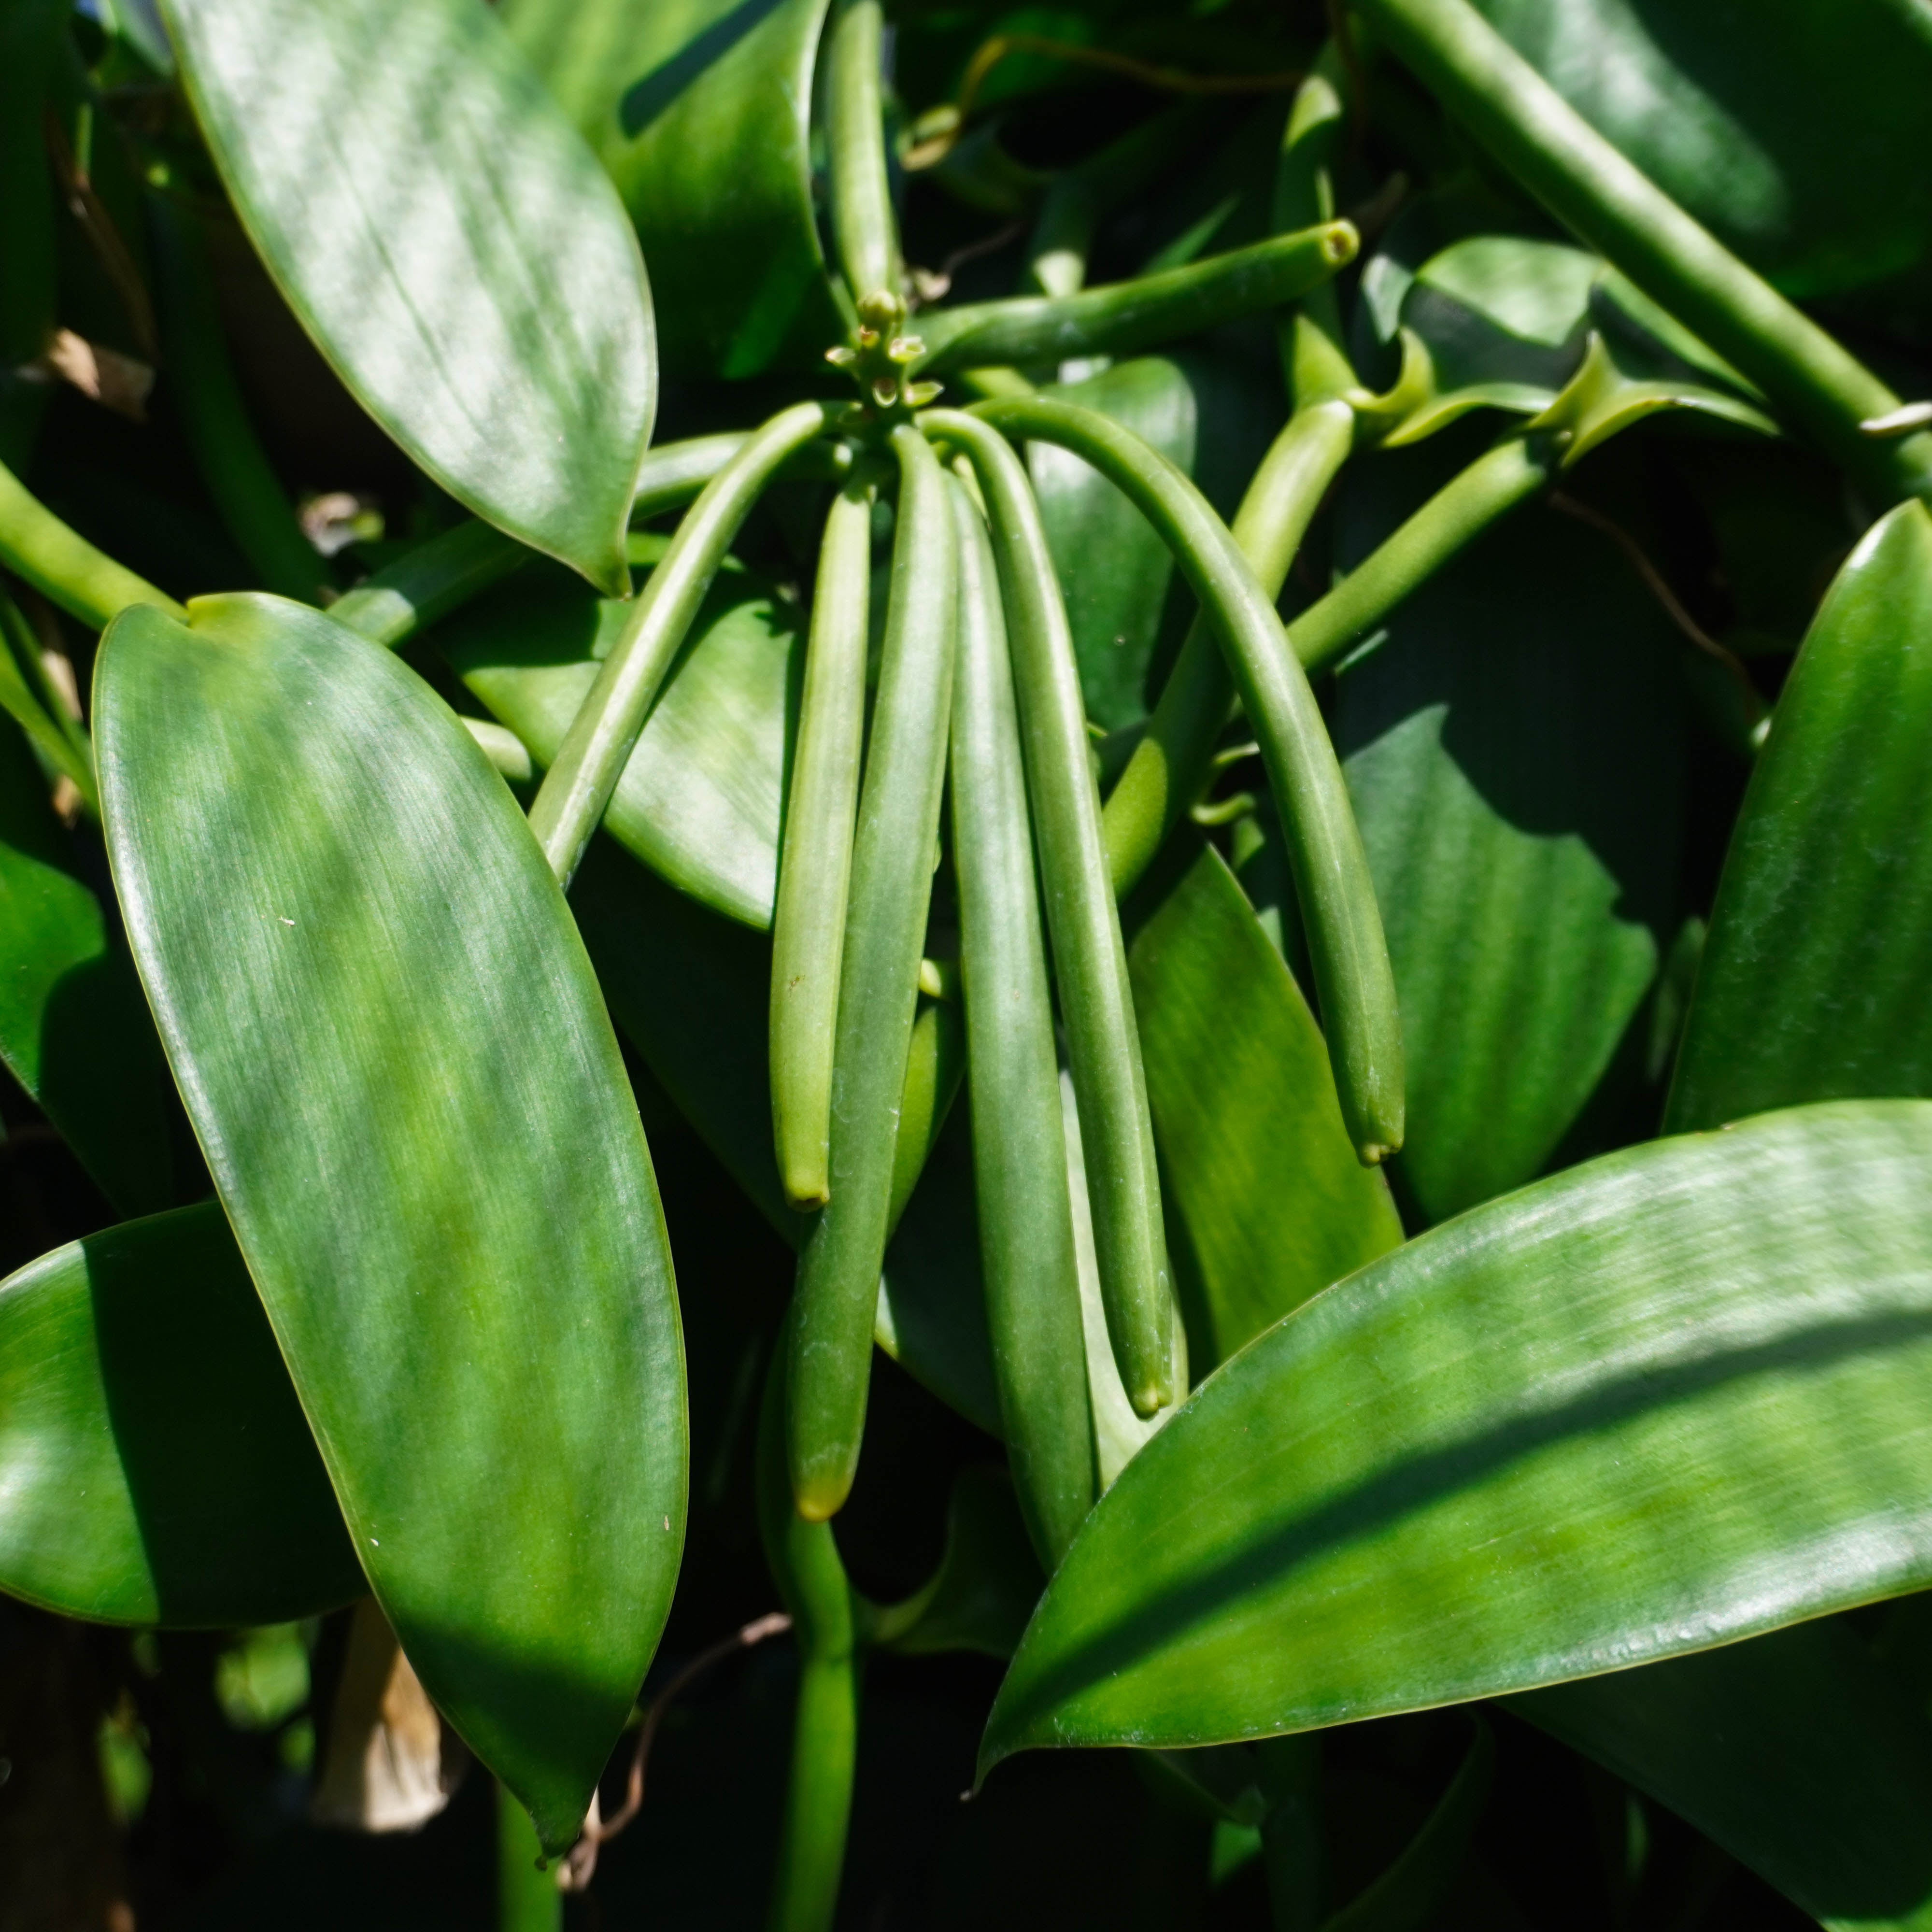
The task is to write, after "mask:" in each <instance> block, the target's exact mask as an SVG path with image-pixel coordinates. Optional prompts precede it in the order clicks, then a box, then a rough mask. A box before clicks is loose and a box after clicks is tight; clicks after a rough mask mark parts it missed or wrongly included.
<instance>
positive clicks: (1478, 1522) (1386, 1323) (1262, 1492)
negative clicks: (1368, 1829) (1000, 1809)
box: [983, 1101, 1932, 1764]
mask: <svg viewBox="0 0 1932 1932" xmlns="http://www.w3.org/2000/svg"><path fill="white" fill-rule="evenodd" d="M1928 1182H1932V1106H1929V1105H1927V1104H1926V1103H1922V1102H1917V1101H1878V1102H1862V1103H1838V1104H1836V1105H1833V1106H1825V1107H1816V1108H1802V1109H1794V1110H1792V1111H1790V1112H1786V1113H1783V1114H1779V1115H1768V1116H1765V1117H1763V1118H1760V1119H1759V1120H1757V1121H1753V1122H1751V1123H1749V1124H1746V1125H1745V1126H1743V1127H1739V1128H1736V1129H1733V1130H1731V1131H1730V1132H1728V1133H1724V1134H1721V1135H1712V1136H1702V1137H1694V1138H1688V1139H1677V1140H1672V1141H1665V1142H1650V1143H1648V1144H1646V1145H1643V1146H1640V1147H1637V1148H1631V1149H1628V1150H1627V1151H1624V1152H1622V1153H1620V1154H1612V1155H1610V1156H1608V1157H1606V1158H1604V1159H1603V1160H1598V1161H1595V1162H1592V1163H1589V1165H1588V1166H1583V1167H1580V1168H1577V1169H1572V1170H1571V1171H1570V1172H1568V1173H1566V1174H1564V1175H1559V1176H1557V1177H1556V1178H1553V1179H1552V1180H1550V1181H1544V1182H1542V1183H1541V1184H1538V1186H1536V1187H1532V1188H1529V1189H1527V1190H1524V1191H1523V1192H1522V1193H1519V1194H1517V1195H1514V1196H1511V1197H1509V1198H1508V1199H1505V1200H1502V1201H1499V1202H1493V1203H1491V1204H1490V1205H1488V1206H1487V1207H1484V1208H1480V1209H1478V1210H1477V1211H1475V1212H1474V1213H1472V1214H1468V1215H1466V1216H1464V1217H1462V1218H1461V1219H1460V1220H1457V1221H1455V1222H1453V1223H1451V1224H1449V1225H1448V1226H1445V1227H1442V1228H1439V1229H1436V1230H1435V1231H1434V1232H1432V1233H1430V1234H1427V1235H1424V1236H1422V1237H1421V1238H1419V1239H1418V1240H1416V1241H1412V1242H1410V1243H1409V1244H1408V1245H1407V1246H1406V1247H1403V1248H1400V1249H1399V1250H1397V1251H1396V1252H1395V1253H1394V1254H1392V1255H1389V1256H1385V1258H1384V1259H1382V1260H1381V1261H1379V1262H1374V1263H1372V1264H1371V1265H1370V1266H1369V1267H1368V1268H1365V1269H1364V1270H1363V1271H1361V1273H1360V1274H1357V1275H1355V1276H1353V1277H1351V1278H1350V1279H1349V1280H1348V1281H1346V1282H1345V1283H1342V1284H1340V1286H1337V1288H1335V1289H1332V1290H1331V1291H1330V1292H1328V1294H1326V1295H1322V1296H1319V1297H1318V1298H1316V1300H1315V1301H1313V1302H1311V1303H1310V1304H1308V1305H1307V1307H1304V1308H1303V1309H1301V1310H1300V1311H1299V1312H1298V1313H1296V1314H1294V1315H1292V1316H1289V1317H1288V1318H1287V1319H1286V1320H1285V1321H1283V1322H1281V1323H1280V1324H1279V1325H1277V1326H1276V1327H1275V1328H1271V1329H1270V1330H1268V1331H1267V1332H1266V1333H1265V1334H1263V1335H1262V1336H1261V1337H1259V1338H1258V1339H1257V1340H1256V1341H1254V1342H1253V1343H1250V1346H1248V1347H1247V1349H1244V1351H1243V1352H1241V1354H1240V1355H1238V1356H1236V1357H1235V1358H1234V1360H1233V1361H1230V1362H1229V1363H1228V1364H1226V1365H1225V1366H1224V1367H1223V1368H1222V1369H1221V1370H1220V1372H1219V1373H1217V1375H1215V1376H1213V1377H1211V1379H1209V1380H1208V1382H1206V1383H1205V1384H1204V1385H1202V1388H1200V1389H1199V1390H1198V1391H1196V1394H1195V1395H1194V1396H1193V1398H1192V1399H1191V1400H1190V1401H1189V1402H1188V1403H1187V1405H1186V1406H1184V1407H1183V1409H1181V1412H1179V1414H1178V1415H1176V1416H1175V1419H1174V1420H1173V1421H1172V1422H1171V1423H1169V1424H1168V1425H1167V1427H1166V1428H1165V1429H1163V1430H1162V1431H1161V1432H1160V1434H1159V1435H1158V1436H1156V1437H1155V1438H1154V1440H1153V1441H1152V1442H1150V1443H1149V1444H1148V1445H1147V1447H1146V1448H1144V1449H1143V1450H1142V1451H1141V1453H1140V1454H1139V1456H1138V1457H1136V1458H1135V1460H1133V1462H1132V1463H1130V1464H1129V1465H1128V1466H1127V1469H1126V1470H1125V1471H1124V1473H1123V1474H1122V1475H1121V1478H1120V1480H1119V1481H1118V1483H1116V1484H1115V1486H1114V1487H1113V1489H1112V1490H1111V1491H1110V1492H1109V1494H1108V1495H1107V1496H1106V1497H1105V1498H1104V1499H1103V1500H1102V1502H1101V1503H1100V1506H1099V1508H1097V1510H1096V1511H1094V1514H1093V1515H1092V1516H1091V1517H1089V1518H1088V1522H1087V1524H1086V1526H1085V1529H1083V1530H1082V1532H1081V1535H1080V1536H1079V1538H1078V1539H1077V1540H1076V1542H1075V1544H1074V1546H1073V1549H1072V1550H1070V1552H1069V1553H1068V1555H1067V1560H1066V1561H1065V1562H1064V1564H1063V1565H1061V1568H1060V1571H1059V1572H1058V1575H1057V1576H1056V1577H1055V1580H1054V1581H1053V1583H1052V1585H1050V1586H1049V1589H1048V1592H1047V1594H1046V1597H1045V1598H1043V1601H1042V1603H1041V1606H1040V1610H1038V1612H1037V1613H1036V1614H1035V1616H1034V1621H1033V1622H1032V1624H1031V1625H1030V1626H1029V1628H1028V1632H1027V1635H1026V1637H1025V1640H1024V1641H1023V1642H1022V1645H1021V1647H1020V1650H1019V1655H1017V1656H1016V1658H1015V1660H1014V1664H1013V1670H1012V1671H1011V1672H1010V1674H1009V1676H1008V1677H1007V1681H1006V1683H1005V1685H1004V1687H1003V1688H1002V1690H1001V1694H1000V1697H999V1700H998V1703H997V1704H996V1705H995V1708H994V1711H993V1715H992V1718H991V1719H990V1720H989V1726H988V1731H987V1736H986V1744H985V1746H984V1748H983V1763H989V1764H990V1763H992V1762H994V1761H995V1760H998V1758H1000V1757H1004V1756H1005V1755H1006V1754H1007V1753H1008V1752H1010V1751H1015V1750H1018V1749H1021V1748H1025V1747H1026V1746H1028V1745H1045V1744H1064V1745H1088V1744H1101V1743H1106V1744H1140V1745H1186V1744H1205V1743H1209V1742H1216V1741H1220V1740H1227V1739H1236V1738H1241V1737H1256V1736H1266V1735H1268V1734H1270V1733H1277V1732H1283V1731H1294V1730H1307V1729H1310V1728H1313V1727H1319V1726H1322V1725H1325V1724H1337V1723H1341V1722H1344V1721H1351V1720H1354V1719H1357V1718H1368V1717H1373V1716H1376V1715H1379V1714H1382V1713H1385V1712H1393V1711H1400V1710H1408V1709H1417V1708H1419V1707H1424V1706H1430V1705H1434V1704H1439V1703H1453V1702H1457V1701H1460V1700H1464V1699H1467V1698H1471V1697H1484V1696H1493V1695H1495V1694H1497V1693H1499V1692H1501V1691H1512V1690H1519V1689H1529V1688H1532V1687H1533V1686H1535V1685H1539V1684H1547V1683H1551V1682H1560V1681H1562V1680H1563V1679H1568V1678H1571V1677H1581V1676H1589V1675H1592V1674H1593V1673H1596V1672H1599V1671H1603V1670H1614V1669H1617V1668H1619V1667H1622V1666H1625V1665H1628V1664H1638V1663H1643V1662H1646V1661H1649V1660H1651V1659H1653V1658H1664V1657H1667V1656H1670V1655H1673V1654H1674V1653H1676V1652H1684V1651H1691V1650H1699V1649H1707V1648H1709V1646H1712V1645H1714V1644H1718V1643H1725V1642H1727V1641H1728V1640H1731V1639H1733V1638H1736V1637H1748V1636H1751V1635H1754V1634H1756V1633H1757V1632H1759V1631H1765V1630H1768V1629H1772V1628H1776V1627H1777V1626H1778V1625H1781V1624H1784V1623H1787V1622H1792V1621H1793V1620H1794V1619H1801V1618H1804V1617H1807V1616H1816V1615H1817V1614H1818V1613H1820V1612H1823V1611H1825V1610H1832V1609H1835V1608H1838V1607H1842V1606H1844V1605H1847V1604H1853V1603H1857V1602H1860V1601H1866V1600H1868V1599H1870V1598H1874V1597H1879V1596H1884V1595H1888V1594H1891V1593H1894V1592H1899V1591H1903V1590H1907V1589H1912V1588H1914V1587H1915V1586H1920V1585H1922V1584H1923V1583H1924V1581H1925V1580H1927V1577H1928V1576H1932V1515H1928V1512H1927V1503H1926V1498H1927V1495H1928V1494H1932V1485H1929V1484H1928V1477H1932V1426H1928V1423H1927V1415H1926V1408H1925V1403H1924V1388H1925V1380H1926V1376H1927V1373H1928V1369H1932V1188H1928Z"/></svg>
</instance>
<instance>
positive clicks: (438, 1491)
mask: <svg viewBox="0 0 1932 1932" xmlns="http://www.w3.org/2000/svg"><path fill="white" fill-rule="evenodd" d="M95 720H96V729H97V734H98V735H97V745H98V754H99V758H100V763H101V799H102V805H103V809H104V814H105V817H106V822H107V833H108V842H109V849H110V853H111V854H112V856H113V862H114V872H115V883H116V884H117V885H118V887H119V889H120V893H121V904H122V906H123V907H124V910H125V912H126V914H127V927H128V932H129V935H130V938H131V940H132V941H133V948H134V953H135V957H136V962H137V963H138V964H139V967H140V969H141V974H142V980H143V981H144V983H145V985H146V987H147V990H148V998H149V1000H150V1001H151V1003H152V1004H153V1006H154V1011H155V1013H156V1016H157V1018H158V1019H159V1020H160V1028H161V1035H162V1038H163V1041H164V1043H166V1047H167V1049H168V1054H169V1059H170V1061H172V1064H173V1067H174V1069H175V1076H176V1078H177V1079H178V1082H180V1085H181V1090H182V1093H183V1095H184V1098H185V1099H186V1100H187V1106H188V1112H189V1115H190V1118H192V1119H193V1123H194V1126H195V1129H196V1133H198V1134H199V1136H200V1139H201V1143H202V1148H203V1151H205V1154H207V1157H208V1165H209V1167H210V1169H211V1170H212V1172H213V1174H214V1181H215V1185H216V1187H217V1190H219V1192H220V1197H221V1200H222V1203H223V1206H224V1208H226V1211H227V1213H228V1217H229V1222H230V1223H231V1224H232V1225H233V1227H234V1229H235V1231H236V1235H237V1238H238V1239H239V1242H240V1244H241V1248H242V1253H243V1255H244V1256H245V1257H246V1259H247V1261H248V1266H249V1269H250V1271H251V1273H252V1274H253V1275H254V1277H255V1281H256V1284H257V1287H258V1288H259V1289H260V1291H261V1295H262V1299H263V1302H264V1304H266V1307H267V1309H268V1312H269V1320H270V1321H271V1322H272V1323H273V1324H274V1326H275V1334H276V1337H277V1340H278V1341H279V1342H280V1343H281V1349H282V1352H283V1354H284V1356H285V1357H286V1358H287V1361H288V1364H289V1367H290V1372H291V1373H292V1374H293V1377H294V1379H295V1384H296V1391H297V1392H298V1393H299V1395H300V1397H301V1398H302V1406H303V1407H304V1409H305V1410H306V1412H308V1418H309V1420H310V1421H311V1424H312V1425H313V1426H314V1430H315V1434H316V1439H317V1442H318V1444H319V1445H320V1448H321V1451H322V1455H323V1462H324V1463H326V1465H327V1466H328V1469H329V1475H330V1478H331V1480H332V1482H333V1483H334V1484H335V1491H336V1494H337V1496H338V1498H339V1499H340V1500H341V1504H342V1508H343V1514H344V1516H345V1517H347V1520H348V1523H349V1525H350V1529H351V1531H352V1532H353V1534H354V1536H355V1539H356V1553H357V1555H358V1556H359V1557H360V1559H362V1563H363V1565H364V1567H365V1569H366V1570H367V1571H368V1574H369V1578H370V1581H371V1583H372V1584H373V1585H374V1588H375V1591H376V1593H377V1596H378V1598H380V1600H381V1601H382V1604H383V1608H384V1610H386V1613H388V1615H389V1621H390V1622H391V1623H392V1624H393V1625H395V1628H396V1631H397V1633H398V1635H399V1636H400V1637H401V1639H402V1640H403V1643H404V1647H405V1649H407V1652H408V1653H409V1655H410V1661H411V1662H412V1663H413V1664H415V1666H416V1670H417V1673H418V1674H419V1676H421V1677H422V1680H423V1682H424V1685H425V1687H426V1688H428V1691H429V1692H430V1694H431V1696H432V1697H434V1698H435V1700H437V1703H438V1705H439V1706H440V1707H441V1709H443V1712H445V1714H446V1715H447V1716H448V1717H449V1718H450V1719H451V1721H452V1722H453V1723H454V1724H455V1725H456V1727H458V1730H460V1731H461V1732H462V1733H463V1736H465V1737H466V1739H468V1740H469V1742H470V1744H471V1745H472V1746H473V1747H474V1748H475V1751H476V1752H477V1754H478V1757H481V1758H482V1760H484V1763H486V1764H487V1765H489V1766H490V1768H491V1769H493V1770H494V1771H495V1772H497V1774H498V1775H499V1776H500V1777H501V1778H502V1779H503V1781H505V1783H506V1784H508V1785H509V1786H510V1787H511V1789H512V1790H515V1791H516V1792H517V1795H518V1796H520V1797H521V1798H522V1799H523V1800H524V1802H526V1804H528V1805H529V1806H530V1808H531V1809H532V1811H534V1813H535V1815H536V1818H537V1822H538V1829H539V1830H540V1832H541V1835H542V1836H543V1838H544V1842H545V1843H547V1844H548V1845H550V1846H552V1847H553V1849H556V1848H560V1847H561V1846H562V1845H564V1844H566V1843H568V1841H569V1840H570V1838H571V1836H572V1835H574V1832H575V1831H576V1829H577V1825H578V1823H579V1822H580V1820H581V1819H582V1817H583V1808H584V1806H585V1805H586V1802H588V1799H589V1793H590V1790H591V1787H592V1784H593V1782H594V1781H595V1778H596V1776H597V1775H598V1772H599V1771H600V1770H601V1769H602V1766H603V1763H604V1758H605V1757H606V1755H607V1754H608V1752H609V1751H610V1745H611V1743H612V1741H613V1739H614V1738H615V1737H616V1734H617V1732H618V1730H619V1728H620V1727H622V1724H623V1722H624V1719H625V1715H626V1714H627V1713H628V1711H629V1709H630V1708H631V1700H632V1698H633V1697H634V1695H635V1694H636V1691H637V1685H638V1683H639V1682H640V1680H641V1679H642V1677H643V1672H644V1670H645V1667H646V1665H647V1664H649V1661H650V1658H651V1654H652V1650H653V1649H654V1647H655V1644H656V1642H657V1638H658V1633H659V1631H661V1628H662V1626H663V1622H664V1616H665V1614H666V1613H667V1610H668V1608H669V1605H670V1592H671V1586H672V1584H673V1581H674V1580H675V1578H676V1572H677V1564H678V1556H679V1550H680V1547H681V1546H682V1541H683V1526H684V1509H685V1457H686V1448H685V1399H684V1381H683V1373H682V1368H683V1364H682V1345H681V1343H680V1340H679V1332H678V1321H677V1310H676V1298H675V1295H674V1292H673V1286H672V1280H671V1266H670V1251H669V1248H668V1246H667V1242H666V1239H665V1235H664V1221H663V1217H662V1214H661V1211H660V1209H659V1207H658V1198H657V1190H656V1186H655V1182H654V1181H653V1180H652V1174H651V1167H650V1158H649V1154H648V1152H647V1151H646V1148H645V1146H644V1141H643V1132H642V1130H641V1129H640V1127H639V1126H638V1123H637V1109H636V1106H635V1103H634V1102H633V1100H631V1094H630V1090H629V1088H628V1085H627V1083H626V1082H625V1078H624V1073H623V1065H622V1061H621V1059H620V1058H619V1054H618V1049H617V1043H616V1038H615V1037H614V1036H613V1034H612V1033H611V1031H610V1021H609V1019H607V1016H606V1014H605V1012H604V1003H603V1000H602V998H601V995H600V994H599V992H598V988H597V984H596V982H595V978H594V977H593V976H592V971H591V968H590V962H589V960H588V959H586V957H585V956H584V953H583V947H582V944H581V943H580V941H579V940H578V938H577V933H576V929H575V927H574V925H573V923H572V922H571V918H570V914H569V910H568V907H566V906H565V904H564V901H563V898H562V895H561V894H560V893H559V891H558V889H557V887H556V881H555V880H554V879H553V877H552V876H551V875H550V871H549V868H547V866H546V865H545V864H544V860H543V857H542V855H541V852H540V851H539V850H538V847H537V845H536V843H535V840H534V839H533V838H532V837H531V835H530V832H529V827H528V826H527V825H526V823H525V822H524V820H523V817H522V814H520V812H519V811H517V806H516V803H515V801H514V799H512V798H511V796H510V794H509V793H508V790H507V789H505V787H504V785H503V783H502V780H501V779H500V778H498V777H497V775H496V773H495V772H494V771H493V770H492V769H491V768H490V766H489V764H488V763H487V761H486V760H485V759H484V756H483V754H482V753H481V751H479V750H478V748H477V747H476V745H475V742H474V741H473V740H472V739H471V738H470V736H469V734H468V733H466V732H465V731H464V730H463V728H462V727H461V726H460V725H459V724H458V723H457V721H456V720H455V718H453V717H452V715H450V713H449V711H448V710H447V709H446V708H445V707H444V706H443V704H442V703H440V701H439V700H437V698H436V697H434V694H432V693H431V691H429V689H428V687H427V686H426V685H424V684H423V683H422V682H421V680H420V679H418V678H417V677H416V676H415V674H414V673H412V672H411V671H410V670H407V668H406V667H404V666H403V665H402V664H399V663H398V661H396V660H395V658H392V656H390V655H389V653H388V652H386V651H384V650H383V649H381V648H380V646H377V645H374V644H371V643H368V642H367V641H366V640H364V639H362V638H359V637H356V635H355V634H353V632H351V631H347V630H345V629H344V628H342V627H341V625H338V624H335V623H333V622H331V621H330V620H329V619H328V618H327V617H325V616H323V615H321V614H320V613H319V612H316V611H311V610H307V609H305V607H303V606H302V605H300V604H287V603H284V602H282V601H281V600H279V599H278V598H271V597H266V596H260V595H237V596H226V597H218V598H204V599H202V601H200V602H199V603H198V604H196V607H195V610H194V613H193V628H189V627H187V626H185V625H180V624H178V623H176V622H174V621H173V620H172V619H169V618H168V617H166V616H163V615H162V614H160V613H158V612H156V611H154V610H149V609H147V608H145V607H141V608H136V609H133V610H128V611H127V612H124V613H123V614H122V615H121V617H120V618H118V619H116V621H115V623H114V624H113V625H112V626H111V627H110V629H109V631H108V634H107V638H106V640H105V641H104V643H103V645H102V647H101V658H100V663H99V667H98V671H97V674H96V679H95ZM533 1203H541V1212H540V1213H538V1212H533V1211H532V1204H533Z"/></svg>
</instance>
